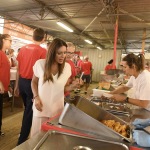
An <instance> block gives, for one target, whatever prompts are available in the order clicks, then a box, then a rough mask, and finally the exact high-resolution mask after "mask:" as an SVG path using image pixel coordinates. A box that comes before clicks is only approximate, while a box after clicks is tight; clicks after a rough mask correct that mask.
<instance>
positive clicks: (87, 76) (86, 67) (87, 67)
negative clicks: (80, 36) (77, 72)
mask: <svg viewBox="0 0 150 150" xmlns="http://www.w3.org/2000/svg"><path fill="white" fill-rule="evenodd" d="M91 70H92V63H91V62H90V61H89V57H88V56H85V57H84V61H83V62H82V63H81V72H82V73H83V76H82V80H83V81H84V82H85V84H84V86H85V92H84V93H85V94H87V90H88V87H89V85H90V81H91Z"/></svg>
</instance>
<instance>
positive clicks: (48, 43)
mask: <svg viewBox="0 0 150 150" xmlns="http://www.w3.org/2000/svg"><path fill="white" fill-rule="evenodd" d="M51 43H52V42H51V41H49V42H47V44H46V46H47V50H48V49H49V46H50V44H51Z"/></svg>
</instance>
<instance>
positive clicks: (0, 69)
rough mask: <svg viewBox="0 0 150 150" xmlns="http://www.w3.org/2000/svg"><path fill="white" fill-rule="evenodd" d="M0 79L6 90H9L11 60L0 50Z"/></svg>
mask: <svg viewBox="0 0 150 150" xmlns="http://www.w3.org/2000/svg"><path fill="white" fill-rule="evenodd" d="M0 81H1V82H2V83H3V86H4V88H5V91H8V86H9V84H10V62H9V60H8V58H7V56H6V54H5V53H4V52H3V51H1V50H0Z"/></svg>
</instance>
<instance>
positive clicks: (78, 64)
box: [76, 55, 82, 77]
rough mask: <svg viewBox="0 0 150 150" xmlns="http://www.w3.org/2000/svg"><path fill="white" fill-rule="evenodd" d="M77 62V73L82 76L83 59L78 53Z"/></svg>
mask: <svg viewBox="0 0 150 150" xmlns="http://www.w3.org/2000/svg"><path fill="white" fill-rule="evenodd" d="M76 62H77V63H76V73H77V76H78V77H80V75H81V63H82V60H81V59H80V56H79V55H76Z"/></svg>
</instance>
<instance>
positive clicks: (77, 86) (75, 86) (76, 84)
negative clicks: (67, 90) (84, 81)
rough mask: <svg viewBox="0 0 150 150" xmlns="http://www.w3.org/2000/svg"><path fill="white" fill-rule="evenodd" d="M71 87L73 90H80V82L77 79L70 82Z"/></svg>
mask: <svg viewBox="0 0 150 150" xmlns="http://www.w3.org/2000/svg"><path fill="white" fill-rule="evenodd" d="M71 85H72V87H73V89H75V88H80V80H79V79H78V78H76V79H75V80H74V81H73V82H72V84H71Z"/></svg>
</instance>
